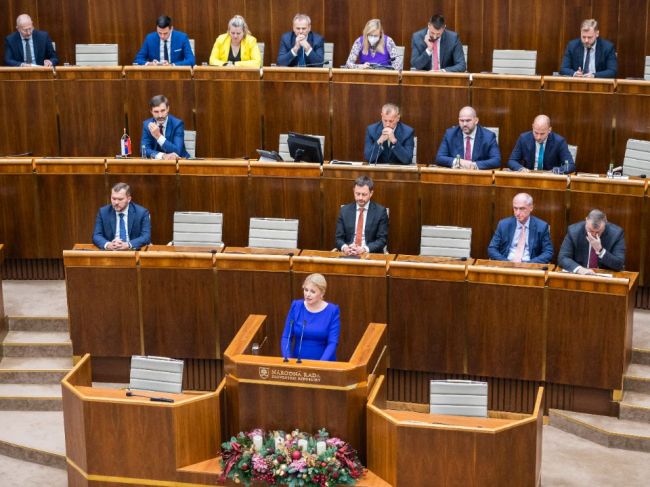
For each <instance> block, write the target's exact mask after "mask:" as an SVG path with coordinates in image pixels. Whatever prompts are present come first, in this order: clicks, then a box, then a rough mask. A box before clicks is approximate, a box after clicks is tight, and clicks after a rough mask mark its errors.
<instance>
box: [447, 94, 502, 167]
mask: <svg viewBox="0 0 650 487" xmlns="http://www.w3.org/2000/svg"><path fill="white" fill-rule="evenodd" d="M436 164H438V165H440V166H446V167H452V168H456V169H497V168H498V167H499V166H500V165H501V152H500V151H499V146H498V144H497V139H496V136H495V135H494V133H493V132H492V131H490V130H488V129H486V128H484V127H481V126H480V125H479V123H478V117H477V116H476V110H474V109H473V108H472V107H463V108H461V110H460V112H459V113H458V126H457V127H451V128H449V129H447V131H446V132H445V136H444V138H443V139H442V143H441V144H440V148H439V149H438V154H437V155H436Z"/></svg>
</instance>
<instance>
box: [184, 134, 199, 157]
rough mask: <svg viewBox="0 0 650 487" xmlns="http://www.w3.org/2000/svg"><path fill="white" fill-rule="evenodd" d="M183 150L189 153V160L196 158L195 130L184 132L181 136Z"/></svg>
mask: <svg viewBox="0 0 650 487" xmlns="http://www.w3.org/2000/svg"><path fill="white" fill-rule="evenodd" d="M183 140H184V142H185V150H186V151H187V152H188V153H189V155H190V158H191V159H194V158H195V157H196V130H186V131H185V133H184V134H183Z"/></svg>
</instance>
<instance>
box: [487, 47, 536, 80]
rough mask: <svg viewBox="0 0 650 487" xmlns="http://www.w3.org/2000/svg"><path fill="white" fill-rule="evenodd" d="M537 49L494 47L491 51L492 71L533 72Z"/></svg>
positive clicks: (504, 72)
mask: <svg viewBox="0 0 650 487" xmlns="http://www.w3.org/2000/svg"><path fill="white" fill-rule="evenodd" d="M536 64H537V51H523V50H514V49H495V50H494V51H492V72H493V73H503V74H535V66H536Z"/></svg>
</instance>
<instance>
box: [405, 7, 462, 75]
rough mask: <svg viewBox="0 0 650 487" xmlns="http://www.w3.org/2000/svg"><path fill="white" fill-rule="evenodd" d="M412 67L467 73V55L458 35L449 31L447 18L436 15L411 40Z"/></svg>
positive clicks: (424, 69) (422, 69) (423, 69)
mask: <svg viewBox="0 0 650 487" xmlns="http://www.w3.org/2000/svg"><path fill="white" fill-rule="evenodd" d="M411 67H412V68H415V69H418V70H421V71H446V72H450V73H451V72H460V73H462V72H465V71H466V70H467V66H466V63H465V54H464V53H463V46H462V44H461V43H460V39H459V38H458V34H456V33H455V32H452V31H450V30H447V25H446V24H445V18H444V17H443V16H442V15H439V14H436V15H434V16H432V17H431V19H429V24H428V25H427V27H426V28H424V29H422V30H419V31H417V32H415V33H414V34H413V37H412V39H411Z"/></svg>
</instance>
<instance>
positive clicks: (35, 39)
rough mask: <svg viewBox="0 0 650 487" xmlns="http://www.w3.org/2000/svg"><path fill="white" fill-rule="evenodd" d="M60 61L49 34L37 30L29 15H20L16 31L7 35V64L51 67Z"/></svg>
mask: <svg viewBox="0 0 650 487" xmlns="http://www.w3.org/2000/svg"><path fill="white" fill-rule="evenodd" d="M58 62H59V58H57V56H56V52H55V51H54V46H53V45H52V39H50V36H49V34H48V33H47V32H45V31H42V30H35V29H34V24H33V23H32V19H31V17H30V16H29V15H27V14H22V15H19V16H18V18H17V19H16V32H14V33H13V34H10V35H8V36H7V37H5V65H7V66H17V67H18V66H25V67H28V66H35V65H38V66H46V67H51V66H56V65H57V64H58Z"/></svg>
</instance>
